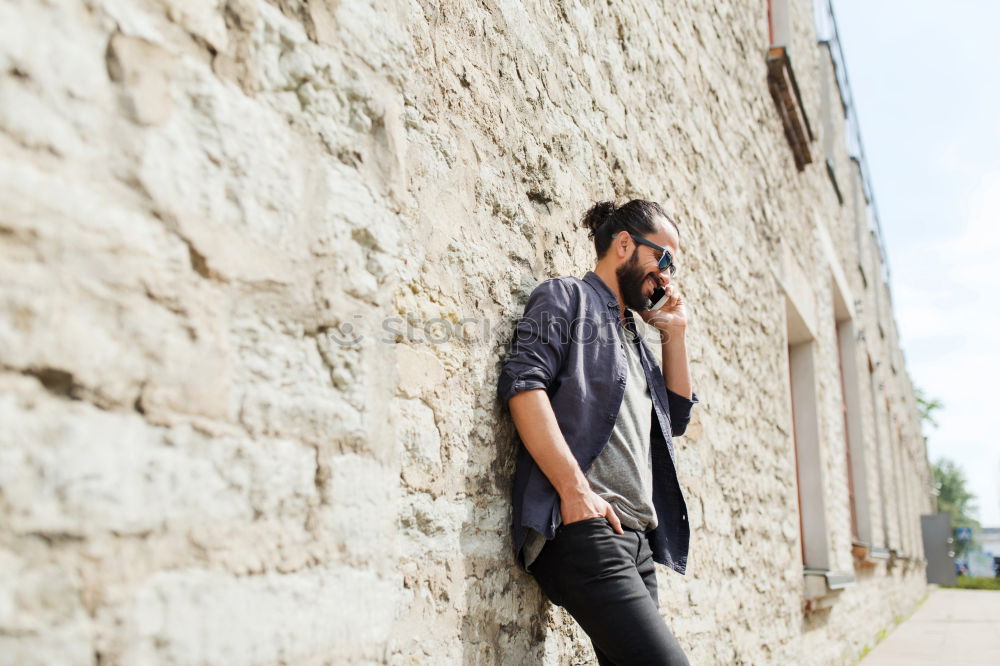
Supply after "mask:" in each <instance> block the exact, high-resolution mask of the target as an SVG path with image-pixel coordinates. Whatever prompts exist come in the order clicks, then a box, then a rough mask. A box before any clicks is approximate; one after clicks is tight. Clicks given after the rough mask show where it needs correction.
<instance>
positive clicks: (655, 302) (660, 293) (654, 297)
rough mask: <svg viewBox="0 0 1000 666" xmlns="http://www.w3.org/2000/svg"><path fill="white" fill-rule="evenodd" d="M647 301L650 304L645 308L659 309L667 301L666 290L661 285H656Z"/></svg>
mask: <svg viewBox="0 0 1000 666" xmlns="http://www.w3.org/2000/svg"><path fill="white" fill-rule="evenodd" d="M649 301H650V303H652V305H651V306H650V307H649V308H647V309H648V310H659V309H660V308H662V307H663V305H664V303H666V302H667V290H666V289H664V288H663V287H657V288H656V289H654V290H653V293H652V294H650V296H649Z"/></svg>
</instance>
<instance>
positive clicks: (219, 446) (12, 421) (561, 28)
mask: <svg viewBox="0 0 1000 666" xmlns="http://www.w3.org/2000/svg"><path fill="white" fill-rule="evenodd" d="M793 9H794V11H793V26H794V35H795V40H794V42H793V44H792V45H791V51H792V53H793V57H794V60H793V62H794V67H795V72H796V76H797V77H798V81H799V85H800V87H801V91H802V96H803V102H804V104H805V107H806V110H807V113H808V114H809V116H810V118H811V119H812V121H813V126H814V128H818V127H819V126H820V123H819V122H818V118H819V117H820V114H821V105H820V99H821V90H822V87H823V86H832V85H835V84H834V83H833V82H832V79H831V74H830V71H829V67H828V63H827V62H826V61H825V60H824V58H826V57H827V56H826V55H825V53H826V52H825V50H824V49H823V48H822V47H819V48H818V47H817V46H816V42H815V34H814V32H813V29H812V16H811V7H810V4H809V3H806V2H802V1H799V2H796V3H794V6H793ZM766 48H767V15H766V13H765V7H764V5H763V4H761V3H759V2H727V3H721V4H720V3H699V2H693V1H687V2H676V3H667V4H666V5H663V4H661V3H653V2H646V1H641V0H629V1H627V2H614V3H605V2H598V3H592V2H574V1H571V0H570V1H564V2H557V3H547V2H538V3H531V2H517V1H514V0H501V1H500V2H496V3H481V4H477V5H473V3H443V4H440V3H430V2H423V1H421V0H415V1H412V2H406V1H389V2H370V3H363V2H351V3H338V2H333V1H327V0H271V1H270V2H264V1H262V0H225V1H222V0H216V1H214V2H208V1H203V0H89V1H77V2H74V1H72V0H49V1H47V2H37V1H31V0H2V2H0V285H2V286H0V423H2V424H3V425H2V429H0V516H2V521H0V580H2V585H0V663H3V664H51V663H61V664H68V665H70V664H97V663H100V664H143V663H158V664H172V665H186V664H191V665H193V664H208V663H211V664H271V663H287V664H328V663H330V664H332V663H338V664H339V663H393V664H405V663H505V664H514V663H539V662H541V663H546V664H568V663H587V662H589V661H590V660H592V654H591V651H590V648H589V644H588V643H587V642H586V641H585V640H584V637H583V636H582V634H581V633H580V632H579V630H578V629H576V628H575V626H574V625H573V622H572V620H571V619H570V618H568V617H567V616H566V615H565V614H564V613H563V612H562V611H560V610H558V609H552V608H551V607H550V606H549V605H548V604H547V602H545V601H544V600H543V599H542V597H541V595H540V593H539V592H538V590H537V588H536V586H535V585H534V584H533V582H532V580H531V579H530V577H528V576H526V575H525V574H523V573H521V572H519V571H518V570H517V569H516V568H515V566H514V562H513V557H512V554H511V552H510V545H509V529H508V522H509V502H508V496H509V489H510V483H511V474H512V469H513V460H514V455H515V446H516V441H515V439H514V432H513V428H512V425H511V423H510V420H509V417H508V416H507V415H506V413H505V411H504V410H503V408H502V406H501V405H499V404H498V403H497V400H496V398H495V386H496V378H497V371H498V368H499V363H500V360H501V358H502V356H503V353H504V350H505V346H506V342H507V339H508V337H509V334H510V331H511V328H512V323H513V320H514V319H515V318H516V317H517V316H518V315H519V314H520V312H521V310H522V308H523V305H524V302H525V300H526V299H527V295H528V293H530V290H531V288H532V287H533V286H534V285H535V284H536V283H537V282H539V281H540V280H542V279H544V278H546V277H549V276H552V275H558V274H576V275H582V273H583V272H584V271H586V270H587V269H588V268H589V267H591V266H592V262H593V256H592V253H593V250H592V247H591V246H590V245H589V243H588V241H587V239H586V237H585V234H584V233H583V231H581V230H580V229H579V228H578V227H577V226H576V225H575V223H576V220H577V219H578V218H579V216H580V214H581V213H582V212H583V210H584V209H585V208H586V207H587V206H589V205H590V203H592V202H593V201H594V200H596V199H598V198H607V197H612V196H615V197H618V198H619V199H624V198H627V197H632V196H641V197H644V198H652V199H656V200H658V201H660V202H661V203H663V204H664V205H665V206H666V207H667V208H668V209H669V210H671V211H672V212H673V213H674V214H675V215H676V216H677V217H678V218H679V220H680V221H681V224H682V228H683V232H682V234H683V235H682V244H683V249H684V252H683V256H682V257H680V259H679V260H680V263H681V264H682V266H683V273H682V275H681V276H680V277H679V282H680V284H681V286H682V289H683V290H684V292H685V294H686V296H687V298H688V300H689V302H690V305H691V315H692V323H691V326H690V331H689V339H690V355H691V358H692V370H693V375H694V377H695V383H696V387H697V390H698V392H699V394H700V395H701V396H702V397H703V402H702V404H701V405H700V406H699V407H698V408H697V410H696V412H695V417H694V421H693V422H692V424H691V426H690V428H689V430H688V434H687V435H686V436H685V437H684V438H683V439H682V440H680V441H679V454H678V455H679V460H680V463H679V464H680V473H681V482H682V485H683V486H684V488H685V490H686V493H687V497H688V502H689V506H690V516H691V521H692V527H693V531H694V533H693V540H692V554H691V560H690V567H689V575H688V576H686V577H683V578H682V577H680V576H677V575H675V574H673V573H672V572H669V571H666V570H661V571H660V586H661V603H662V608H663V613H664V616H665V617H667V618H668V619H669V622H670V624H671V626H672V628H673V629H674V631H675V633H676V634H677V635H678V637H679V639H680V640H681V642H682V643H683V645H684V646H685V648H686V649H687V650H688V651H689V653H690V655H691V657H692V661H693V663H698V664H741V663H745V664H763V663H797V664H808V663H817V664H819V663H840V662H842V661H844V660H849V659H850V658H852V657H853V656H856V655H857V654H858V653H859V652H860V651H861V650H862V648H863V646H864V645H865V644H866V643H871V642H872V641H873V640H874V638H875V636H876V635H877V633H878V631H879V630H880V629H881V628H882V627H884V626H887V625H889V624H890V623H891V622H892V621H893V619H894V618H895V617H897V616H899V615H902V614H905V613H906V612H908V610H909V609H910V608H912V606H913V605H914V603H915V602H916V601H917V600H918V599H919V598H920V597H921V596H922V594H923V591H924V582H923V567H922V561H921V557H922V554H921V546H920V538H919V536H920V535H919V528H918V515H919V514H920V513H921V512H925V511H927V510H928V509H929V506H930V504H929V495H928V490H929V477H928V474H927V464H926V457H925V453H924V446H923V440H922V438H921V436H920V427H919V419H918V416H917V411H916V407H915V402H914V398H913V393H912V388H911V386H910V382H909V379H908V377H907V375H906V369H905V365H904V361H903V358H902V354H901V352H900V350H899V345H898V338H897V333H896V329H895V324H894V322H893V320H892V314H891V301H890V296H889V293H888V291H887V290H886V287H885V285H884V283H883V281H882V279H881V278H880V276H881V274H882V267H881V264H880V261H881V260H880V258H879V255H878V252H877V249H876V247H875V245H874V239H873V237H872V236H871V235H870V233H869V232H868V222H867V217H866V216H867V211H866V208H865V203H864V200H863V194H860V191H861V190H860V181H859V175H858V172H857V169H856V166H855V165H854V163H853V162H851V160H850V159H849V156H848V155H847V152H846V148H845V142H844V139H843V137H842V136H840V135H838V136H836V137H834V140H833V141H832V145H834V146H835V149H834V151H833V153H832V154H831V159H833V163H834V170H835V173H836V175H837V178H838V179H839V181H838V182H839V185H840V187H841V189H842V191H843V192H844V193H845V202H844V203H843V204H840V203H839V202H838V200H837V198H836V195H835V193H834V190H833V188H832V187H831V184H830V181H829V178H828V176H827V173H826V171H825V168H824V166H823V164H822V159H819V160H817V161H816V162H815V163H814V164H812V165H810V166H809V167H807V168H806V169H805V171H803V172H801V173H800V172H797V171H796V169H795V166H794V162H793V160H792V155H791V152H790V149H789V146H788V144H787V142H786V140H785V138H784V133H783V130H782V126H781V122H780V120H779V116H778V114H777V112H776V109H775V107H774V103H773V102H772V100H771V98H770V96H769V94H768V89H767V81H766V67H765V61H764V56H765V52H766ZM835 112H836V113H839V112H840V111H839V109H835ZM840 119H842V117H838V118H837V120H840ZM833 126H834V127H836V128H837V131H838V132H839V131H840V124H839V123H834V125H833ZM820 139H821V137H817V139H816V140H815V141H814V142H813V144H812V145H813V147H814V148H815V150H817V151H819V150H820V146H821V145H822V143H821V140H820ZM782 257H791V261H793V262H794V264H795V265H796V266H797V267H798V268H797V269H795V270H796V271H797V274H798V275H800V276H801V278H802V279H801V281H800V283H799V284H798V288H799V289H800V290H804V291H805V293H807V294H808V299H809V300H810V301H811V302H812V303H813V309H814V311H815V318H816V322H818V325H817V326H816V329H815V330H816V332H817V336H816V340H815V358H816V366H817V372H816V392H817V411H818V414H819V418H820V421H819V424H820V433H821V442H822V447H823V470H822V471H823V479H824V488H823V490H824V498H825V507H826V509H825V510H826V514H827V516H826V517H827V523H828V525H829V527H830V530H829V535H828V538H829V543H830V559H831V568H836V569H837V570H842V571H849V572H850V571H854V562H853V559H852V556H851V552H850V549H851V534H850V528H849V523H850V519H849V509H848V504H847V492H846V488H847V476H846V468H845V464H844V433H843V420H842V418H841V412H840V404H841V402H840V401H841V392H840V383H839V375H838V371H837V356H836V342H835V337H834V327H833V312H834V306H833V294H832V290H831V280H832V277H831V275H833V274H839V275H840V276H842V282H843V287H844V288H845V289H846V290H847V292H848V293H847V294H846V296H847V297H848V300H849V301H850V304H851V305H852V307H853V308H854V317H855V323H856V326H857V327H858V329H859V330H860V331H861V332H862V333H863V334H864V341H863V343H862V344H861V345H860V346H859V347H858V355H859V359H858V363H859V367H867V358H869V357H870V358H871V359H872V360H873V361H874V362H875V363H876V364H877V367H876V368H875V383H874V385H872V384H871V382H867V381H866V382H864V383H863V384H862V385H861V386H860V391H861V395H862V400H861V404H862V411H863V413H862V415H861V417H862V419H863V424H864V433H865V438H864V447H865V465H866V466H867V468H868V470H869V473H868V474H867V477H866V478H867V487H868V489H869V496H870V497H871V498H873V499H872V502H871V503H870V506H868V507H865V510H867V511H868V512H869V513H870V514H871V519H872V541H873V545H876V546H880V547H881V546H884V547H887V548H891V549H893V550H894V551H895V552H896V553H897V554H906V555H907V556H908V558H909V559H898V558H893V559H892V560H888V561H880V562H876V563H875V565H874V566H873V567H870V568H864V569H858V571H857V572H856V578H857V582H856V584H855V585H854V586H853V587H852V588H850V589H848V590H846V591H844V592H841V593H839V596H837V597H836V599H835V601H834V602H833V604H832V607H831V608H828V609H824V610H809V611H806V610H804V596H803V595H804V591H803V590H804V588H803V575H802V560H801V555H800V547H799V528H798V513H797V510H796V496H797V489H796V481H795V458H794V445H793V441H792V436H791V426H790V411H789V385H788V368H787V358H786V338H785V336H786V324H785V316H786V315H785V293H784V290H783V287H782V284H783V282H782V281H781V280H782V276H781V275H780V274H779V273H780V270H779V268H778V267H779V266H780V265H781V261H782V259H781V258H782ZM859 266H860V269H859ZM862 271H863V273H864V277H863V276H862ZM822 322H829V323H828V324H823V323H822ZM862 374H863V376H865V377H866V379H867V375H866V374H865V373H862ZM873 390H874V392H875V393H876V394H877V395H874V396H873V395H872V391H873ZM886 400H887V402H886ZM878 461H881V463H882V469H883V474H882V475H881V476H880V475H879V474H877V473H876V469H877V462H878Z"/></svg>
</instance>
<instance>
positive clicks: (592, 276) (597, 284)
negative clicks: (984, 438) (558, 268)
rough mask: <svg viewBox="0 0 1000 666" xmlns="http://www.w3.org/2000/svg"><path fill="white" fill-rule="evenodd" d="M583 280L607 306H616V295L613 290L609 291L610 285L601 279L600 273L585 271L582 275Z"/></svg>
mask: <svg viewBox="0 0 1000 666" xmlns="http://www.w3.org/2000/svg"><path fill="white" fill-rule="evenodd" d="M583 281H584V282H586V283H587V284H589V285H590V286H591V287H593V288H594V289H595V290H596V291H597V293H598V294H599V295H600V296H601V298H602V299H604V301H605V302H606V303H607V305H608V307H609V308H612V307H613V308H616V307H618V296H616V295H615V292H613V291H611V287H609V286H608V285H607V284H606V283H605V282H604V280H602V279H601V276H600V275H598V274H597V273H595V272H594V271H587V274H586V275H584V276H583Z"/></svg>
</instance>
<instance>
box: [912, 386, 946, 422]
mask: <svg viewBox="0 0 1000 666" xmlns="http://www.w3.org/2000/svg"><path fill="white" fill-rule="evenodd" d="M913 392H914V393H915V394H916V397H917V407H918V408H919V409H920V418H921V419H923V420H924V421H925V422H926V423H927V424H928V425H930V426H931V427H932V428H937V427H938V422H937V419H935V418H934V412H936V411H938V410H939V409H942V408H943V407H944V403H943V402H941V401H940V400H939V399H938V398H928V397H927V395H926V394H925V393H924V391H923V389H921V388H919V387H917V386H914V387H913Z"/></svg>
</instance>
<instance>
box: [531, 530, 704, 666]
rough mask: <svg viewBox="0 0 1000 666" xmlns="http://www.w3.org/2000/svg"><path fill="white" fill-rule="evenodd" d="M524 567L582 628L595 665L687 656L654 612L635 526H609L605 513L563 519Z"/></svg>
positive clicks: (645, 548)
mask: <svg viewBox="0 0 1000 666" xmlns="http://www.w3.org/2000/svg"><path fill="white" fill-rule="evenodd" d="M531 573H532V574H533V575H534V576H535V579H536V580H537V581H538V584H539V585H540V586H541V588H542V591H544V592H545V595H546V596H547V597H548V598H549V600H550V601H551V602H552V603H554V604H556V605H557V606H562V607H563V608H565V609H566V610H567V611H569V614H570V615H572V616H573V618H574V619H575V620H576V621H577V622H578V623H579V624H580V626H581V627H582V628H583V630H584V631H585V632H587V635H588V636H589V637H590V640H591V641H592V642H593V644H594V651H595V652H596V653H597V661H598V663H599V664H601V666H606V665H609V664H613V665H616V666H630V665H631V664H668V665H670V666H674V665H675V664H677V665H686V664H688V660H687V657H686V656H685V655H684V650H682V649H681V646H680V644H679V643H678V642H677V639H676V638H674V635H673V634H672V633H670V630H669V629H668V628H667V625H666V623H665V622H664V621H663V618H662V617H660V612H659V604H658V601H657V593H656V571H655V568H654V565H653V553H652V552H651V551H650V549H649V542H648V541H646V537H645V535H643V534H642V533H641V532H637V531H635V530H629V529H626V530H625V534H622V535H619V534H615V531H614V529H612V527H611V525H610V524H609V523H608V521H607V520H606V519H604V518H591V519H589V520H581V521H579V522H575V523H570V524H569V525H563V526H561V527H560V528H559V529H558V530H556V535H555V538H554V539H552V540H551V541H549V542H547V543H546V544H545V547H544V548H542V552H541V553H540V554H539V555H538V557H537V558H536V559H535V561H534V562H533V563H532V565H531Z"/></svg>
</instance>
